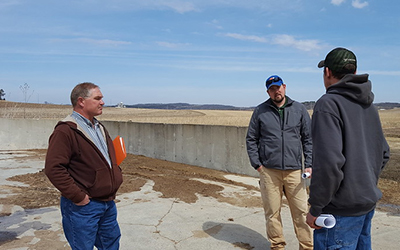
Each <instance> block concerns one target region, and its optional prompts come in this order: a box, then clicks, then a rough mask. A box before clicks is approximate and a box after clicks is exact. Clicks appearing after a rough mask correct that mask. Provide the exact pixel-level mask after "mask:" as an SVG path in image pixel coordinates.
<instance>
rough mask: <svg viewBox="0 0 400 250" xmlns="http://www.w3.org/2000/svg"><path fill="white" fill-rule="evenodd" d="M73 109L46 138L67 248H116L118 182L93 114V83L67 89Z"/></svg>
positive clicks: (106, 139)
mask: <svg viewBox="0 0 400 250" xmlns="http://www.w3.org/2000/svg"><path fill="white" fill-rule="evenodd" d="M71 103H72V106H73V112H72V114H71V115H69V116H68V117H66V118H65V119H64V120H62V121H60V122H58V124H57V125H56V127H55V129H54V132H53V133H52V134H51V136H50V139H49V147H48V151H47V155H46V163H45V173H46V175H47V177H48V178H49V180H50V181H51V183H53V185H54V186H55V187H56V188H57V189H58V190H59V191H60V192H61V201H60V207H61V213H62V222H63V229H64V234H65V236H66V238H67V240H68V242H69V244H70V246H71V248H72V249H88V250H89V249H90V250H92V249H93V247H94V246H96V247H97V249H99V250H100V249H107V250H111V249H119V240H120V237H121V233H120V229H119V225H118V222H117V209H116V206H115V202H114V199H115V195H116V192H117V190H118V188H119V186H120V185H121V183H122V173H121V169H120V168H119V166H118V165H117V163H116V157H115V151H114V147H113V143H112V140H111V138H110V135H109V134H108V132H107V130H106V129H105V127H104V126H103V125H102V124H101V123H100V122H99V121H98V120H97V119H96V118H95V116H98V115H101V114H102V110H103V105H104V102H103V95H102V93H101V91H100V88H99V87H98V86H97V85H95V84H93V83H88V82H85V83H81V84H78V85H77V86H75V88H74V89H73V90H72V92H71Z"/></svg>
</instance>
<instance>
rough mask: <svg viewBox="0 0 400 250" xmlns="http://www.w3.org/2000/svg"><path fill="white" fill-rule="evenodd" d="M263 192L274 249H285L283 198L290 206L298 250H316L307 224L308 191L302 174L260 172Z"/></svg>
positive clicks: (275, 170)
mask: <svg viewBox="0 0 400 250" xmlns="http://www.w3.org/2000/svg"><path fill="white" fill-rule="evenodd" d="M260 188H261V197H262V200H263V205H264V211H265V220H266V225H267V237H268V240H269V241H270V243H271V249H284V247H285V245H286V242H285V238H284V236H283V230H282V220H281V207H282V197H283V194H285V196H286V199H287V200H288V203H289V208H290V213H291V215H292V221H293V225H294V231H295V234H296V237H297V239H298V241H299V249H313V239H312V229H311V228H310V227H309V226H308V225H307V223H306V215H307V212H308V205H307V191H306V188H305V184H304V182H303V181H302V179H301V170H277V169H268V168H265V167H263V168H262V170H261V172H260Z"/></svg>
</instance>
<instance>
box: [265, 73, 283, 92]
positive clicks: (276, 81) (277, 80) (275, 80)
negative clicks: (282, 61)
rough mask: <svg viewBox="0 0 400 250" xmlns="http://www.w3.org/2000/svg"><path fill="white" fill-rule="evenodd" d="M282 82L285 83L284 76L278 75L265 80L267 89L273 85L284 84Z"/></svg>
mask: <svg viewBox="0 0 400 250" xmlns="http://www.w3.org/2000/svg"><path fill="white" fill-rule="evenodd" d="M282 84H283V80H282V78H280V77H279V76H277V75H273V76H270V77H268V78H267V80H266V81H265V87H267V90H268V89H269V88H270V87H271V86H273V85H276V86H282Z"/></svg>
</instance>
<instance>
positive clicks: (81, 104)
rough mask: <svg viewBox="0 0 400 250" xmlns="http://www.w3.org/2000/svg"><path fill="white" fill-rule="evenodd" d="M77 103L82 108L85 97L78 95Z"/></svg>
mask: <svg viewBox="0 0 400 250" xmlns="http://www.w3.org/2000/svg"><path fill="white" fill-rule="evenodd" d="M77 105H78V106H79V107H81V108H83V106H85V98H83V97H78V102H77Z"/></svg>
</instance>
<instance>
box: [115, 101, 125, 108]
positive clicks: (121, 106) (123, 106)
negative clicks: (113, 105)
mask: <svg viewBox="0 0 400 250" xmlns="http://www.w3.org/2000/svg"><path fill="white" fill-rule="evenodd" d="M117 108H126V106H125V105H124V103H123V102H120V103H118V104H117Z"/></svg>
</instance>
